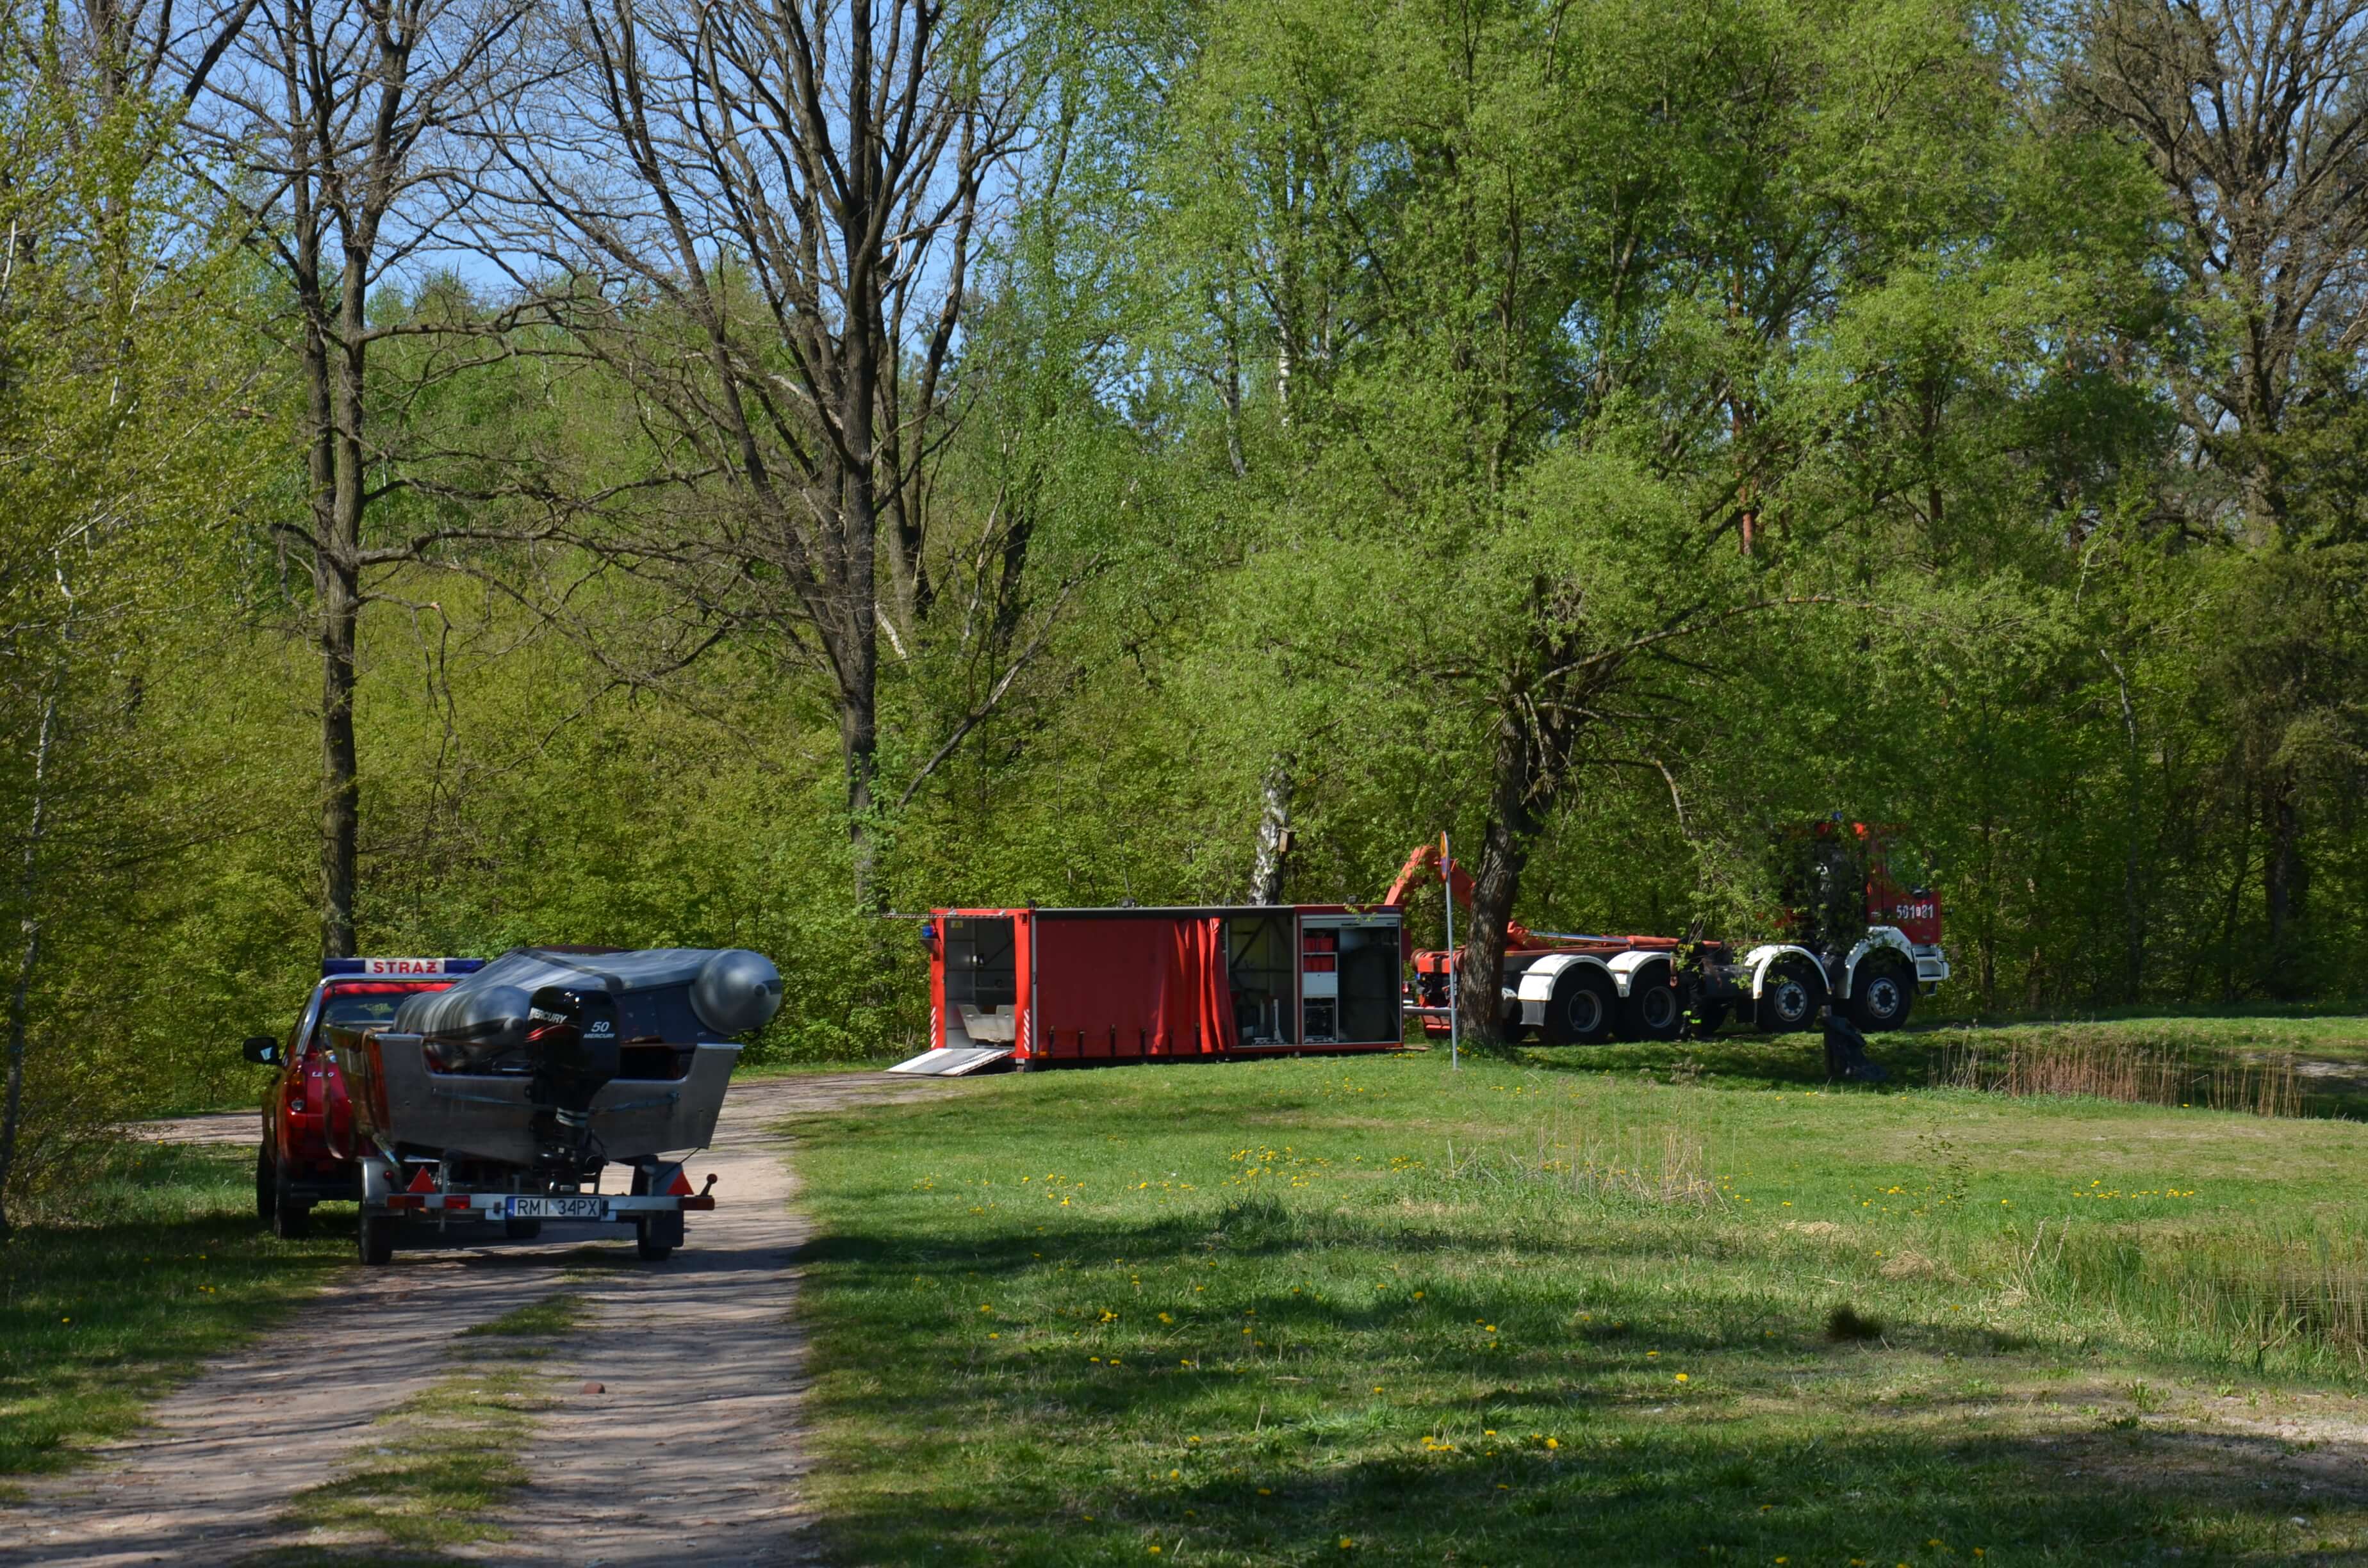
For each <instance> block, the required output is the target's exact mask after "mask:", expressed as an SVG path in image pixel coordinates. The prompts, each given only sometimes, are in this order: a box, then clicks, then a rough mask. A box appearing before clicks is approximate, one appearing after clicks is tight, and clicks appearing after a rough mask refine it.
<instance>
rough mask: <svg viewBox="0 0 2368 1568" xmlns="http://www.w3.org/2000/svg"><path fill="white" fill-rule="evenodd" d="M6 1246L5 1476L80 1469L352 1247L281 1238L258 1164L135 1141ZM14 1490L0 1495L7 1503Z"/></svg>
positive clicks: (246, 1157) (1, 1367)
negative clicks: (86, 1455) (261, 1204)
mask: <svg viewBox="0 0 2368 1568" xmlns="http://www.w3.org/2000/svg"><path fill="white" fill-rule="evenodd" d="M21 1218H23V1220H24V1221H25V1222H24V1223H22V1224H21V1225H20V1226H19V1228H18V1229H17V1231H16V1233H14V1234H13V1235H12V1236H11V1237H10V1238H9V1239H8V1240H7V1241H6V1242H5V1243H0V1476H7V1475H26V1474H40V1473H45V1472H49V1471H57V1470H62V1469H64V1468H66V1467H67V1466H69V1465H71V1464H73V1463H74V1462H76V1460H77V1459H78V1456H79V1451H80V1449H82V1448H83V1447H84V1446H85V1445H87V1444H89V1443H92V1442H98V1441H104V1440H106V1439H108V1438H110V1437H120V1436H121V1435H122V1434H124V1433H125V1432H127V1431H129V1430H131V1428H132V1427H133V1426H137V1425H138V1424H139V1420H140V1415H141V1411H142V1408H143V1407H144V1405H145V1403H146V1402H147V1401H148V1400H150V1399H153V1398H154V1397H155V1395H157V1394H158V1393H160V1392H164V1391H165V1389H167V1388H169V1387H171V1386H172V1385H173V1384H174V1383H175V1382H176V1381H179V1380H180V1379H181V1378H182V1377H184V1376H186V1375H187V1374H188V1372H189V1371H190V1370H191V1369H194V1368H195V1366H196V1365H197V1363H198V1362H199V1361H200V1360H201V1359H203V1358H205V1357H207V1356H210V1355H213V1354H215V1353H217V1352H220V1351H222V1350H223V1349H226V1348H227V1347H229V1346H232V1345H233V1344H235V1343H237V1342H238V1341H239V1340H241V1339H243V1338H245V1336H247V1335H250V1334H253V1333H255V1332H256V1331H257V1330H259V1329H262V1328H264V1327H266V1326H268V1324H272V1323H275V1322H277V1321H279V1319H280V1318H281V1317H282V1316H284V1315H285V1314H286V1313H287V1312H289V1311H290V1310H291V1308H293V1307H294V1306H295V1305H296V1304H297V1303H299V1302H301V1301H302V1298H303V1297H305V1296H306V1295H309V1294H310V1293H312V1291H313V1290H316V1289H318V1288H319V1286H320V1285H321V1284H322V1283H323V1282H324V1280H325V1279H326V1278H327V1277H328V1275H329V1273H330V1272H331V1271H332V1270H334V1269H336V1267H339V1266H340V1265H341V1264H343V1263H344V1262H346V1260H347V1258H349V1257H350V1256H352V1254H353V1246H354V1244H353V1234H352V1232H351V1229H350V1228H347V1230H346V1232H345V1233H344V1235H343V1238H342V1239H339V1238H338V1237H337V1236H336V1234H334V1233H332V1234H330V1235H325V1236H321V1237H316V1238H314V1239H313V1240H310V1241H304V1242H282V1241H277V1240H274V1239H273V1238H272V1237H271V1236H270V1235H269V1234H268V1233H267V1232H266V1231H265V1230H264V1228H263V1226H262V1225H261V1224H260V1223H258V1222H257V1221H256V1217H255V1156H254V1154H253V1153H250V1152H247V1151H245V1150H238V1149H218V1148H178V1147H164V1146H159V1145H156V1144H153V1143H150V1144H140V1143H131V1144H126V1145H124V1146H123V1147H122V1148H121V1149H120V1150H119V1151H117V1152H116V1153H115V1154H114V1156H113V1157H112V1158H111V1159H110V1160H109V1161H108V1165H107V1166H106V1169H105V1171H104V1173H103V1175H102V1176H100V1178H99V1179H98V1180H97V1182H96V1183H94V1184H93V1185H92V1186H91V1187H88V1188H86V1189H85V1190H84V1191H82V1192H80V1193H78V1194H76V1195H75V1196H74V1199H73V1200H72V1202H71V1203H68V1204H62V1205H60V1206H58V1208H57V1209H56V1210H55V1211H54V1212H45V1213H35V1214H31V1215H27V1216H22V1217H21ZM5 1496H6V1483H5V1482H0V1497H5Z"/></svg>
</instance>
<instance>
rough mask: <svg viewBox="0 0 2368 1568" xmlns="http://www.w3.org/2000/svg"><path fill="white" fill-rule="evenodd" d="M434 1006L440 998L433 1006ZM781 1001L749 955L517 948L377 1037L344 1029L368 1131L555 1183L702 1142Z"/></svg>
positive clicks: (396, 1144)
mask: <svg viewBox="0 0 2368 1568" xmlns="http://www.w3.org/2000/svg"><path fill="white" fill-rule="evenodd" d="M429 1004H432V1006H430V1005H429ZM780 1004H781V976H780V971H779V970H777V969H776V968H774V966H773V964H772V962H771V961H770V960H768V959H766V958H765V957H764V956H763V955H762V954H759V953H753V952H750V951H748V950H746V949H739V948H726V949H708V948H659V949H642V950H637V951H610V952H599V951H591V952H587V951H582V950H566V949H553V948H519V949H513V950H511V951H510V952H507V953H505V954H503V955H502V956H501V957H500V958H498V959H496V960H494V961H493V962H491V963H488V964H487V965H485V967H484V969H482V970H479V971H477V972H476V973H475V974H472V975H471V976H469V977H468V978H467V979H466V980H464V981H462V982H461V983H460V984H457V985H454V986H452V987H451V988H450V990H446V991H441V992H434V993H425V994H419V995H416V996H413V997H410V998H408V999H406V1000H405V1001H404V1004H403V1006H401V1007H399V1008H398V1009H396V1012H395V1016H394V1019H393V1024H392V1025H391V1026H389V1027H388V1028H383V1029H381V1030H376V1031H359V1030H343V1029H340V1030H336V1031H334V1032H333V1033H332V1034H331V1036H330V1038H329V1045H330V1049H331V1050H332V1051H334V1052H335V1053H336V1057H337V1061H338V1064H339V1066H340V1068H342V1069H343V1070H344V1072H345V1074H346V1075H347V1084H348V1085H349V1087H350V1089H351V1091H352V1094H353V1099H354V1105H355V1114H356V1122H357V1131H358V1132H359V1133H360V1134H361V1135H362V1136H364V1137H366V1138H368V1139H369V1140H370V1142H374V1143H376V1144H377V1145H379V1146H380V1147H381V1149H383V1150H385V1151H387V1152H388V1153H394V1152H395V1151H397V1150H398V1149H409V1150H414V1151H422V1152H436V1153H439V1154H442V1155H447V1156H449V1155H456V1154H457V1155H464V1156H471V1157H475V1158H479V1159H487V1160H495V1161H502V1162H507V1163H511V1164H517V1165H533V1166H536V1167H539V1168H541V1169H543V1170H544V1171H545V1172H546V1173H547V1174H548V1175H550V1176H552V1177H553V1178H563V1179H564V1177H565V1176H568V1175H569V1174H570V1173H573V1172H575V1171H579V1170H594V1169H598V1166H599V1165H601V1164H602V1163H604V1162H607V1161H631V1160H635V1159H639V1158H642V1157H644V1156H646V1155H650V1154H655V1153H664V1152H667V1151H673V1150H681V1149H691V1148H697V1147H700V1146H701V1145H704V1144H705V1143H706V1142H708V1141H709V1140H710V1139H711V1138H712V1136H713V1135H714V1130H715V1119H716V1117H717V1115H718V1114H719V1113H720V1111H721V1110H722V1108H723V1092H724V1089H725V1088H726V1086H727V1085H729V1083H730V1080H731V1074H732V1066H733V1063H734V1061H736V1060H737V1058H738V1056H739V1051H740V1046H739V1043H738V1041H737V1040H734V1036H736V1035H741V1034H745V1033H746V1032H748V1031H750V1030H753V1029H756V1028H760V1027H762V1026H763V1025H764V1024H765V1023H766V1022H768V1020H769V1019H770V1018H771V1017H772V1016H773V1014H774V1013H775V1012H776V1011H777V1010H778V1009H779V1008H780Z"/></svg>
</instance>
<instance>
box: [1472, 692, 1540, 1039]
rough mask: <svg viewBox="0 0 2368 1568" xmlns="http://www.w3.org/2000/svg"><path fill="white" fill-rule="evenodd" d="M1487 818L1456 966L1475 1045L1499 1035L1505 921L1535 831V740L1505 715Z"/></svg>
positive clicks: (1501, 720)
mask: <svg viewBox="0 0 2368 1568" xmlns="http://www.w3.org/2000/svg"><path fill="white" fill-rule="evenodd" d="M1497 724H1498V728H1497V756H1496V760H1495V762H1494V764H1493V765H1492V766H1491V767H1490V769H1489V771H1490V775H1491V778H1490V788H1489V800H1488V821H1487V825H1486V829H1485V830H1484V831H1483V833H1482V835H1481V838H1480V869H1479V871H1478V872H1477V874H1476V875H1474V877H1473V879H1472V918H1471V924H1470V925H1469V926H1466V927H1465V929H1464V935H1463V951H1462V956H1461V958H1460V959H1459V960H1457V964H1456V981H1455V984H1456V1014H1457V1017H1458V1019H1459V1020H1460V1024H1461V1028H1462V1030H1463V1038H1464V1039H1465V1040H1470V1041H1472V1042H1473V1043H1474V1044H1475V1045H1501V1044H1504V1043H1506V1041H1505V1030H1504V1026H1503V1017H1504V979H1503V975H1504V970H1505V927H1506V926H1507V925H1508V923H1509V922H1510V921H1511V920H1512V917H1513V901H1514V899H1515V898H1516V897H1518V896H1519V895H1520V885H1521V872H1522V871H1523V870H1524V869H1526V868H1527V867H1528V865H1529V859H1530V845H1531V842H1532V841H1533V840H1534V838H1535V837H1536V835H1537V825H1538V824H1537V805H1536V799H1537V796H1536V786H1537V774H1538V762H1539V758H1538V753H1537V747H1536V744H1535V742H1534V740H1533V738H1532V737H1531V734H1530V732H1529V730H1528V728H1527V726H1525V725H1524V724H1523V723H1522V722H1521V721H1520V718H1519V717H1518V716H1516V715H1514V714H1511V713H1507V714H1504V715H1502V716H1501V717H1500V718H1499V719H1498V721H1497Z"/></svg>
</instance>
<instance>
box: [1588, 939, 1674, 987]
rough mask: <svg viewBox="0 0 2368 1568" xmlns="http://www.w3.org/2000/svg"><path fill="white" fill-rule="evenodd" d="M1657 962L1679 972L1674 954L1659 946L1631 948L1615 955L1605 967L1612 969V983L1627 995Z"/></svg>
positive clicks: (1672, 971)
mask: <svg viewBox="0 0 2368 1568" xmlns="http://www.w3.org/2000/svg"><path fill="white" fill-rule="evenodd" d="M1655 964H1661V965H1665V966H1667V967H1668V970H1669V972H1670V973H1671V974H1672V975H1674V974H1676V972H1677V968H1676V959H1675V957H1674V955H1672V954H1669V953H1667V952H1664V951H1662V950H1661V949H1658V948H1642V949H1629V950H1628V951H1627V952H1624V953H1618V954H1615V955H1613V957H1612V959H1611V962H1610V963H1607V964H1605V965H1604V966H1603V967H1604V968H1606V969H1608V970H1610V971H1611V982H1612V983H1613V984H1614V985H1617V986H1618V987H1619V988H1620V994H1621V995H1622V996H1625V995H1627V994H1628V992H1629V990H1630V988H1631V987H1633V986H1634V984H1635V983H1636V980H1637V977H1638V976H1639V975H1642V974H1643V973H1644V972H1645V971H1646V970H1648V969H1650V968H1652V967H1653V966H1654V965H1655Z"/></svg>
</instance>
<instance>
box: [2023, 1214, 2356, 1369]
mask: <svg viewBox="0 0 2368 1568" xmlns="http://www.w3.org/2000/svg"><path fill="white" fill-rule="evenodd" d="M2014 1283H2015V1284H2016V1285H2017V1286H2019V1287H2021V1290H2024V1291H2025V1292H2027V1293H2028V1294H2030V1295H2032V1296H2037V1297H2042V1298H2046V1299H2052V1300H2055V1301H2058V1302H2059V1303H2066V1304H2078V1305H2081V1306H2083V1307H2089V1306H2094V1305H2098V1304H2103V1305H2107V1306H2110V1307H2111V1308H2112V1309H2113V1310H2114V1311H2116V1312H2119V1313H2121V1314H2123V1315H2124V1316H2126V1317H2129V1318H2132V1319H2136V1320H2141V1321H2150V1322H2153V1323H2156V1324H2164V1325H2168V1326H2170V1327H2172V1328H2174V1329H2177V1330H2180V1331H2184V1332H2186V1333H2190V1334H2194V1335H2202V1336H2203V1337H2205V1338H2208V1339H2210V1340H2213V1341H2215V1342H2217V1343H2218V1344H2219V1346H2221V1348H2222V1350H2223V1352H2224V1353H2225V1354H2227V1355H2230V1356H2232V1357H2233V1358H2236V1359H2237V1360H2240V1361H2249V1362H2251V1363H2252V1364H2253V1365H2254V1366H2255V1367H2257V1368H2258V1367H2260V1366H2261V1365H2263V1364H2264V1363H2265V1361H2266V1359H2267V1358H2269V1357H2271V1356H2273V1355H2274V1356H2280V1357H2282V1358H2283V1357H2287V1356H2299V1357H2302V1358H2309V1359H2327V1358H2332V1359H2334V1360H2336V1361H2338V1362H2340V1363H2342V1364H2344V1365H2345V1366H2347V1367H2349V1368H2351V1369H2368V1239H2363V1238H2362V1237H2359V1236H2356V1235H2349V1234H2340V1233H2327V1232H2305V1233H2299V1234H2295V1233H2278V1232H2275V1231H2258V1232H2254V1233H2241V1234H2239V1233H2227V1232H2222V1231H2205V1230H2201V1229H2192V1228H2159V1227H2113V1228H2110V1229H2100V1228H2097V1227H2091V1226H2085V1225H2069V1226H2056V1227H2050V1226H2048V1225H2046V1224H2044V1223H2043V1224H2042V1225H2041V1226H2040V1227H2039V1229H2038V1230H2037V1231H2036V1232H2035V1233H2034V1234H2033V1235H2032V1240H2031V1243H2030V1244H2029V1245H2028V1247H2027V1248H2026V1249H2025V1251H2024V1254H2023V1257H2022V1260H2021V1265H2020V1267H2018V1269H2017V1270H2016V1278H2015V1280H2014Z"/></svg>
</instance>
